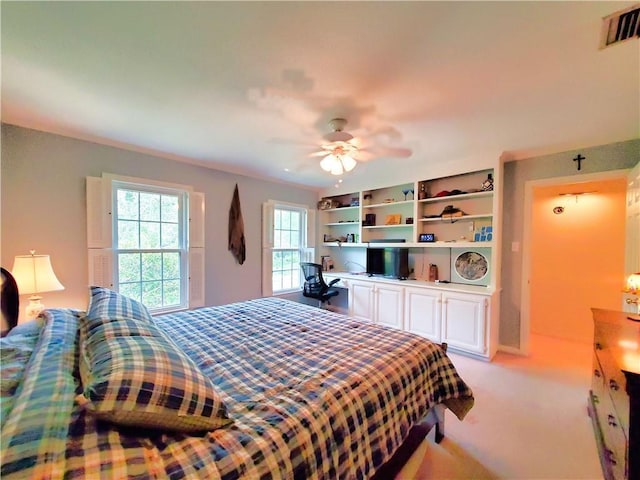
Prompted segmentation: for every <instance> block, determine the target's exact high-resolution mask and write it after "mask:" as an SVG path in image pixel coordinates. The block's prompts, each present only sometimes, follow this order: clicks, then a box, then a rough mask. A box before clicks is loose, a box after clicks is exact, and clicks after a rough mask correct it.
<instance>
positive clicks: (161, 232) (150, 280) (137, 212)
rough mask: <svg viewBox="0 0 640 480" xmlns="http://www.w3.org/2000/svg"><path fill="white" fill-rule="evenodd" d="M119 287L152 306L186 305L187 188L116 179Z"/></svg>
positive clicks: (116, 242)
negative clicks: (177, 188) (143, 184)
mask: <svg viewBox="0 0 640 480" xmlns="http://www.w3.org/2000/svg"><path fill="white" fill-rule="evenodd" d="M112 188H113V198H114V200H115V208H114V215H113V222H114V225H113V232H114V233H115V241H114V245H115V249H114V255H115V257H116V260H115V267H116V275H115V279H116V283H115V287H116V289H117V290H118V291H119V292H120V293H122V294H123V295H126V296H128V297H131V298H133V299H136V300H139V301H140V302H142V303H144V304H145V305H146V306H147V308H149V309H150V310H167V309H175V308H186V306H187V301H186V300H187V294H186V288H185V287H186V284H185V282H183V278H184V277H185V276H184V274H183V273H185V272H187V271H188V265H187V258H188V252H187V249H186V244H187V241H186V234H185V233H186V228H185V225H186V215H185V208H184V205H185V198H186V192H184V191H180V190H175V189H166V188H159V187H151V186H144V187H143V186H139V185H133V184H127V183H123V182H113V184H112Z"/></svg>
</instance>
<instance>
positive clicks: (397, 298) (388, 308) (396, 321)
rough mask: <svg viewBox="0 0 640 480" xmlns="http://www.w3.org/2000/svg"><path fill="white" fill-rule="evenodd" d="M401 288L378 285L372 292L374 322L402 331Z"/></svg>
mask: <svg viewBox="0 0 640 480" xmlns="http://www.w3.org/2000/svg"><path fill="white" fill-rule="evenodd" d="M403 291H404V289H403V288H402V287H398V286H395V285H387V284H383V283H379V284H377V285H376V288H375V292H374V304H375V317H374V318H375V322H376V323H381V324H383V325H387V326H388V327H394V328H399V329H402V305H403V300H404V298H403V295H402V294H403Z"/></svg>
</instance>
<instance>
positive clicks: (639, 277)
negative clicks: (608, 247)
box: [625, 272, 640, 294]
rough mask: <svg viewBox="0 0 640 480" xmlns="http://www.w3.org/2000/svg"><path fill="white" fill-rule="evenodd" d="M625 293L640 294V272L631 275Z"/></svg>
mask: <svg viewBox="0 0 640 480" xmlns="http://www.w3.org/2000/svg"><path fill="white" fill-rule="evenodd" d="M625 292H627V293H633V294H637V293H640V272H638V273H632V274H631V275H629V277H628V278H627V288H626V289H625Z"/></svg>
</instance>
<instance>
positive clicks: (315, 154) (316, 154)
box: [308, 150, 331, 157]
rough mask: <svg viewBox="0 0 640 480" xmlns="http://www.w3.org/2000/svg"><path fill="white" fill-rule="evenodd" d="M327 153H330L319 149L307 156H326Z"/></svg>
mask: <svg viewBox="0 0 640 480" xmlns="http://www.w3.org/2000/svg"><path fill="white" fill-rule="evenodd" d="M329 154H331V151H327V150H321V151H319V152H312V153H310V154H309V155H308V156H309V157H325V156H327V155H329Z"/></svg>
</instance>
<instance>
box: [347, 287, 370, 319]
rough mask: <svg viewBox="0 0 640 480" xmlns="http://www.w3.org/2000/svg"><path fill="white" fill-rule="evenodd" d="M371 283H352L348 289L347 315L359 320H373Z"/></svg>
mask: <svg viewBox="0 0 640 480" xmlns="http://www.w3.org/2000/svg"><path fill="white" fill-rule="evenodd" d="M374 285H375V284H374V283H373V282H358V281H352V282H351V286H350V287H349V315H350V316H352V317H354V318H357V319H359V320H371V321H373V320H374V303H373V293H374V289H375V286H374Z"/></svg>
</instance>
